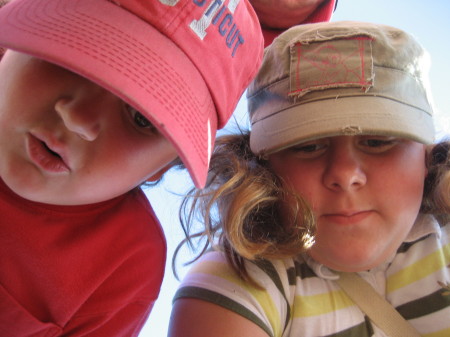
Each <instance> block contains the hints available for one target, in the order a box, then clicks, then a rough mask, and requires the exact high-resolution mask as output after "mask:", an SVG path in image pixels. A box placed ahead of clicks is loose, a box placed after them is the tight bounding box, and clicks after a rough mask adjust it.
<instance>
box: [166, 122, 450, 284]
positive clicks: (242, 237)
mask: <svg viewBox="0 0 450 337" xmlns="http://www.w3.org/2000/svg"><path fill="white" fill-rule="evenodd" d="M249 138H250V137H249V132H248V131H247V132H242V133H241V134H233V135H225V136H222V137H219V138H218V139H217V140H216V145H215V149H214V153H213V155H212V158H211V164H210V169H209V177H208V182H207V184H206V187H205V188H204V189H203V190H199V189H195V188H194V189H192V190H191V191H190V192H189V193H188V194H187V195H186V196H185V198H184V199H183V203H182V207H181V210H180V221H181V224H182V227H183V230H184V232H185V234H186V238H185V239H184V240H183V241H182V242H181V243H180V244H179V245H178V247H177V249H176V251H175V255H174V258H173V260H172V267H173V270H174V272H175V275H177V274H176V268H175V261H176V258H177V255H178V252H179V250H180V248H181V247H182V246H183V245H184V244H188V245H190V246H191V247H192V246H194V241H195V242H200V241H201V239H206V240H204V241H203V246H202V247H201V249H200V252H199V253H198V255H197V256H196V258H194V259H193V260H192V261H189V262H188V263H187V264H190V263H193V262H194V261H196V260H197V259H198V258H199V257H200V256H201V255H202V254H203V253H204V252H206V251H207V250H208V249H210V248H211V247H215V249H221V250H223V252H224V253H225V255H226V258H227V260H228V262H229V264H230V265H231V266H232V268H233V269H234V270H235V271H236V273H237V274H238V275H239V276H240V277H241V278H243V279H244V280H247V281H250V282H253V283H254V280H251V279H250V278H249V276H248V273H247V270H246V268H245V264H244V261H245V260H246V259H247V260H258V259H274V258H275V259H277V258H287V257H292V256H295V255H297V254H299V253H302V252H304V251H305V250H306V249H308V248H309V247H310V246H311V244H312V243H313V240H314V234H315V219H314V216H313V213H312V210H311V208H310V207H309V205H308V203H307V202H306V201H305V200H304V199H302V198H301V196H299V195H297V194H295V193H294V192H293V191H290V190H289V188H288V186H286V185H284V184H283V182H282V181H281V180H280V178H279V177H277V176H276V175H275V174H274V173H273V172H272V170H271V169H270V168H269V165H268V161H267V160H266V159H264V158H261V157H258V156H256V155H254V154H253V153H252V151H251V150H250V144H249ZM449 149H450V142H442V143H439V144H436V145H433V146H430V147H429V149H428V151H427V153H428V156H427V158H428V159H427V169H428V174H427V177H426V180H425V188H424V195H423V201H422V207H421V212H422V213H431V214H434V215H435V216H436V218H438V220H439V219H440V221H448V220H449V214H450V155H449ZM286 198H291V199H292V198H293V199H294V200H296V203H294V204H295V205H294V206H292V207H291V208H290V209H289V210H288V213H289V214H288V217H287V218H288V219H290V221H289V224H285V223H283V221H282V219H281V216H280V209H281V208H280V205H281V204H283V206H284V207H283V210H284V211H286V208H285V206H286V204H287V203H286V202H285V200H286ZM283 219H286V217H285V216H283ZM196 222H199V223H201V224H202V227H201V229H200V230H198V231H195V230H194V227H195V226H194V224H195V223H196ZM284 222H286V221H284ZM290 224H293V225H290Z"/></svg>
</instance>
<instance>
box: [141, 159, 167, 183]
mask: <svg viewBox="0 0 450 337" xmlns="http://www.w3.org/2000/svg"><path fill="white" fill-rule="evenodd" d="M171 167H172V163H170V164H168V165H166V166H165V167H163V168H162V169H161V170H159V171H158V172H156V173H155V174H154V175H152V176H151V177H150V178H148V179H147V180H146V181H148V182H155V181H158V180H159V179H161V177H162V176H163V175H164V173H166V172H167V171H168V170H169V169H170V168H171Z"/></svg>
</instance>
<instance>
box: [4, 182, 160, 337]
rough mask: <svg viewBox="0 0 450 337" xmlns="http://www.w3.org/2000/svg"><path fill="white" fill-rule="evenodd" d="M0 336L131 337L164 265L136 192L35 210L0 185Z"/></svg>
mask: <svg viewBox="0 0 450 337" xmlns="http://www.w3.org/2000/svg"><path fill="white" fill-rule="evenodd" d="M0 214H1V220H0V336H5V337H6V336H7V337H9V336H12V337H21V336H33V337H38V336H39V337H40V336H45V337H51V336H60V335H64V336H90V337H94V336H99V337H106V336H108V337H112V336H120V337H124V336H136V335H137V334H138V333H139V331H140V329H141V328H142V325H143V324H144V322H145V321H146V319H147V317H148V315H149V313H150V310H151V308H152V306H153V303H154V301H155V300H156V298H157V297H158V294H159V290H160V286H161V282H162V278H163V275H164V266H165V260H166V242H165V239H164V234H163V231H162V229H161V226H160V224H159V222H158V221H157V219H156V217H155V215H154V213H153V211H152V209H151V206H150V204H149V202H148V200H147V198H146V197H145V195H144V193H143V192H142V191H141V190H140V189H136V190H134V191H131V192H129V193H127V194H125V195H123V196H120V197H118V198H115V199H112V200H109V201H105V202H102V203H97V204H92V205H83V206H55V205H47V204H39V203H35V202H31V201H29V200H26V199H23V198H21V197H19V196H17V195H16V194H14V193H13V192H12V191H11V190H10V189H9V188H8V187H7V186H6V185H5V184H4V183H3V181H1V180H0Z"/></svg>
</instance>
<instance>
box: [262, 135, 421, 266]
mask: <svg viewBox="0 0 450 337" xmlns="http://www.w3.org/2000/svg"><path fill="white" fill-rule="evenodd" d="M269 162H270V164H271V166H272V168H273V169H274V171H275V173H276V174H278V175H279V176H280V177H282V178H283V179H284V181H285V182H286V184H287V185H290V186H291V187H292V188H293V189H294V191H295V192H297V193H298V194H300V195H301V196H303V197H304V198H305V199H306V200H307V201H308V202H309V203H310V205H311V206H312V208H313V212H314V214H315V216H316V219H317V235H316V240H315V244H314V245H313V247H312V248H311V249H310V250H309V254H310V255H311V256H312V257H313V258H314V259H315V260H316V261H318V262H320V263H322V264H324V265H326V266H328V267H330V268H333V269H335V270H340V271H349V272H350V271H362V270H367V269H370V268H373V267H375V266H377V265H379V264H381V263H382V262H384V261H385V260H386V259H388V258H389V257H390V256H391V255H392V254H394V253H395V251H396V250H397V248H398V247H399V245H400V244H401V243H402V241H403V240H404V239H405V237H406V235H407V234H408V232H409V230H410V229H411V227H412V225H413V223H414V221H415V219H416V217H417V215H418V212H419V208H420V205H421V202H422V193H423V187H424V179H425V175H426V172H427V171H426V167H425V146H424V145H423V144H420V143H417V142H414V141H411V140H405V139H399V138H394V137H378V136H339V137H331V138H324V139H319V140H315V141H311V142H307V143H303V144H299V145H296V146H293V147H291V148H289V149H286V150H282V151H280V152H277V153H274V154H272V155H271V156H270V157H269Z"/></svg>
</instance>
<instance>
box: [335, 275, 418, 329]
mask: <svg viewBox="0 0 450 337" xmlns="http://www.w3.org/2000/svg"><path fill="white" fill-rule="evenodd" d="M336 282H337V283H338V284H339V286H340V287H341V288H342V290H344V292H345V293H346V294H347V295H348V296H349V297H350V298H351V299H352V300H353V301H354V302H355V303H356V304H357V305H358V306H359V307H360V309H361V310H362V311H363V312H364V313H366V315H367V316H368V317H369V318H370V319H371V320H372V321H373V322H374V323H375V324H376V325H377V326H378V327H379V328H381V329H382V330H383V331H384V332H385V333H386V335H388V336H390V337H405V336H408V337H420V334H419V333H418V332H417V330H416V329H415V328H414V327H413V326H412V325H411V324H409V323H408V322H407V321H406V320H405V319H404V318H403V317H402V315H400V314H399V312H398V311H397V310H395V308H394V307H393V306H392V305H391V304H390V303H389V302H388V301H386V300H385V299H384V298H383V297H382V296H380V295H379V294H378V293H377V292H376V291H375V289H373V288H372V286H371V285H370V284H369V283H367V282H366V281H365V280H364V279H362V278H361V277H360V276H359V275H358V274H356V273H339V279H338V280H336Z"/></svg>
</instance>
